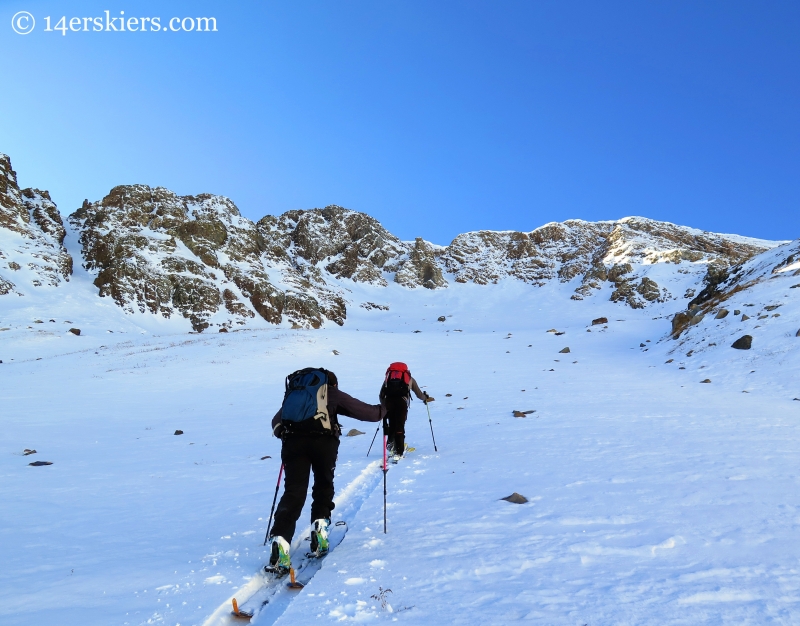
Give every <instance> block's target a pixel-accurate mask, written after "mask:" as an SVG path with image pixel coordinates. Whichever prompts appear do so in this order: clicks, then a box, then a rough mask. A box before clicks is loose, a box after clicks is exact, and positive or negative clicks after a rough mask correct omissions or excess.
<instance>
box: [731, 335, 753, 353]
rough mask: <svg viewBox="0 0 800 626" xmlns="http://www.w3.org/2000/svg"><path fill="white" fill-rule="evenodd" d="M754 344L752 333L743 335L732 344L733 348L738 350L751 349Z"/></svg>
mask: <svg viewBox="0 0 800 626" xmlns="http://www.w3.org/2000/svg"><path fill="white" fill-rule="evenodd" d="M752 345H753V337H752V336H751V335H742V336H741V337H739V338H738V339H737V340H736V341H734V342H733V343H732V344H731V348H736V349H737V350H749V349H750V347H751V346H752Z"/></svg>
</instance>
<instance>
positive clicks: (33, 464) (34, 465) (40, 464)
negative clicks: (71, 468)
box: [28, 461, 52, 467]
mask: <svg viewBox="0 0 800 626" xmlns="http://www.w3.org/2000/svg"><path fill="white" fill-rule="evenodd" d="M28 465H30V466H31V467H41V466H42V465H52V463H51V462H50V461H34V462H33V463H28Z"/></svg>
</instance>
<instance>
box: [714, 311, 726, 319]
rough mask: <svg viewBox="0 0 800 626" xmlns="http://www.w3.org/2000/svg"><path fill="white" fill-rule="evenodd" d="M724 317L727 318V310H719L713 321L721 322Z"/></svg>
mask: <svg viewBox="0 0 800 626" xmlns="http://www.w3.org/2000/svg"><path fill="white" fill-rule="evenodd" d="M726 317H728V309H720V310H719V311H718V312H717V315H716V317H715V318H714V319H715V320H722V319H725V318H726Z"/></svg>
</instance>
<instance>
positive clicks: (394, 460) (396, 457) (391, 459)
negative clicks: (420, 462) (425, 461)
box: [389, 444, 416, 465]
mask: <svg viewBox="0 0 800 626" xmlns="http://www.w3.org/2000/svg"><path fill="white" fill-rule="evenodd" d="M414 450H416V448H409V447H408V444H406V450H405V453H404V454H403V456H397V455H396V454H393V455H392V456H391V458H390V459H389V462H390V463H391V464H393V465H397V463H398V461H400V459H404V458H405V456H406V454H409V453H410V452H414Z"/></svg>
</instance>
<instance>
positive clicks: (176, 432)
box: [174, 430, 183, 435]
mask: <svg viewBox="0 0 800 626" xmlns="http://www.w3.org/2000/svg"><path fill="white" fill-rule="evenodd" d="M174 434H176V435H182V434H183V431H182V430H176V431H175V433H174Z"/></svg>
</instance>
